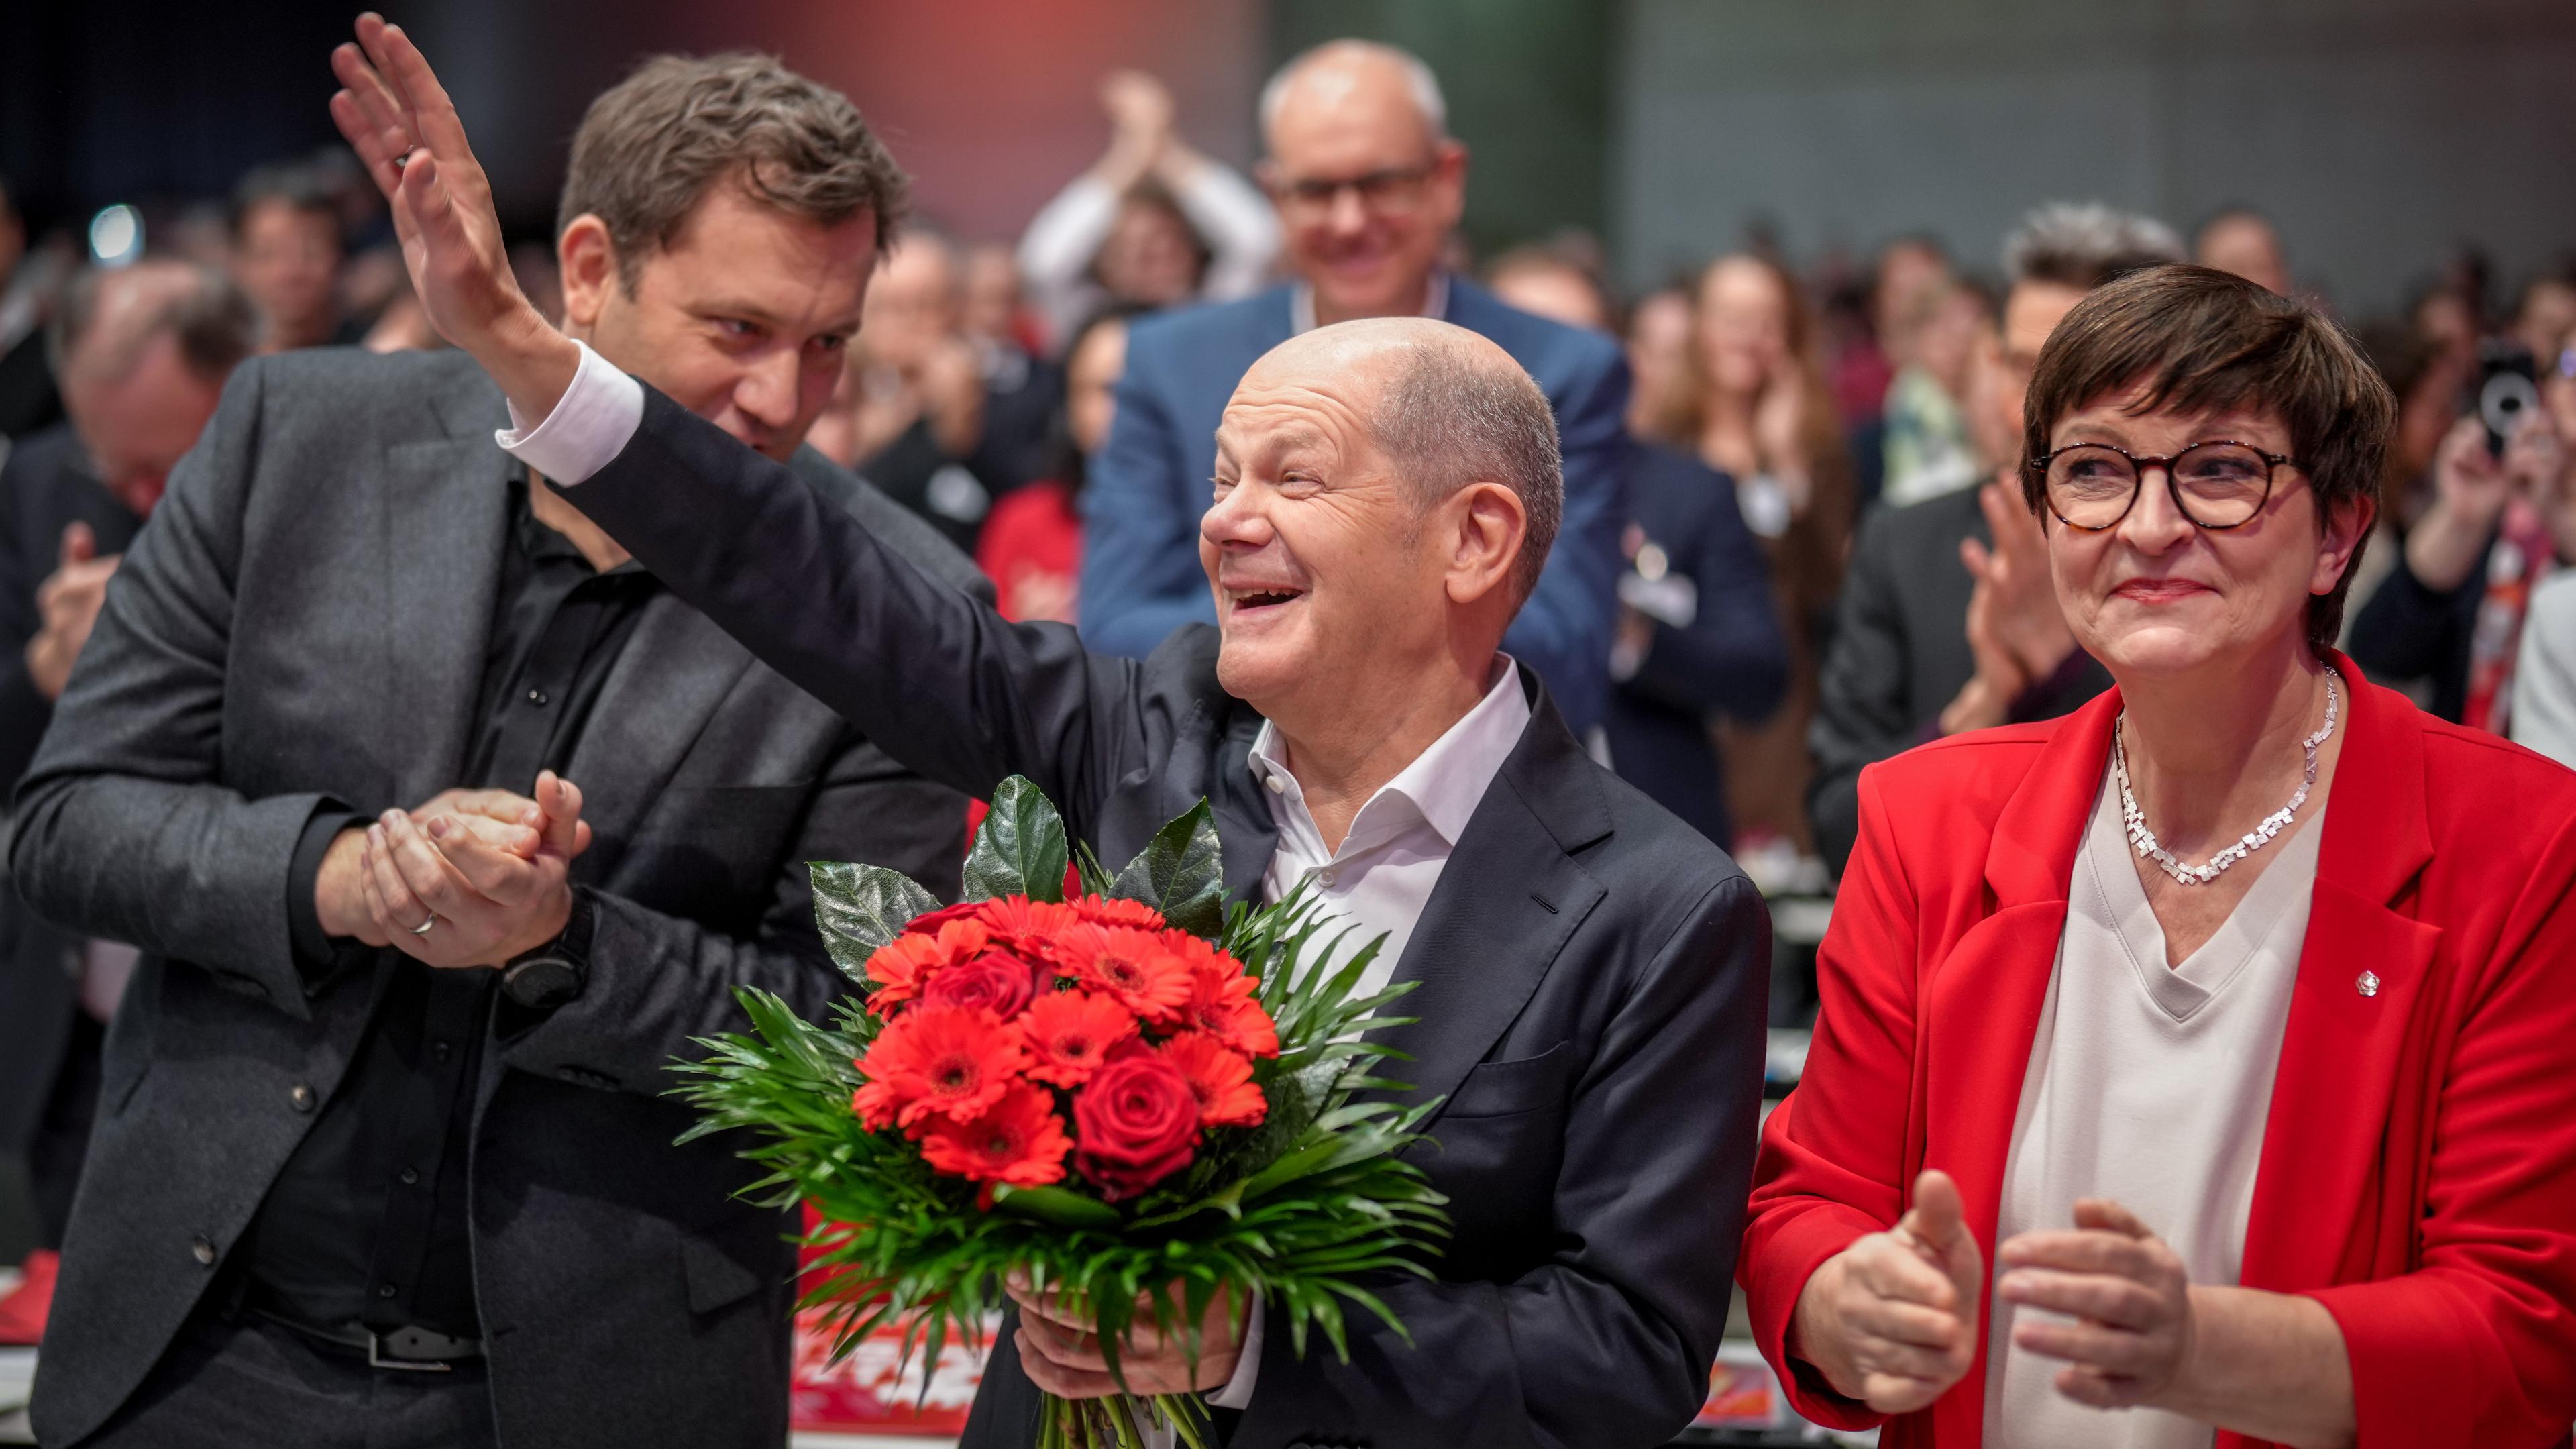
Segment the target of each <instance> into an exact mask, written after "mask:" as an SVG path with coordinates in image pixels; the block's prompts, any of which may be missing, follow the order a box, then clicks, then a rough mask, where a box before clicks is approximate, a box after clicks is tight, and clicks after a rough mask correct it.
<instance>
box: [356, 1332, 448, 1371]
mask: <svg viewBox="0 0 2576 1449" xmlns="http://www.w3.org/2000/svg"><path fill="white" fill-rule="evenodd" d="M383 1344H384V1339H383V1337H382V1336H381V1335H379V1334H378V1333H377V1332H376V1331H375V1330H374V1329H372V1328H370V1329H368V1330H367V1367H369V1368H380V1369H401V1370H403V1371H404V1372H406V1373H416V1374H445V1373H454V1372H455V1371H456V1365H454V1364H452V1363H431V1362H426V1361H423V1360H420V1359H407V1358H387V1357H385V1356H384V1353H383Z"/></svg>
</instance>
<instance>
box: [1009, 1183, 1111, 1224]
mask: <svg viewBox="0 0 2576 1449" xmlns="http://www.w3.org/2000/svg"><path fill="white" fill-rule="evenodd" d="M993 1206H995V1207H998V1208H1004V1209H1007V1210H1008V1211H1010V1212H1014V1213H1017V1214H1019V1215H1020V1216H1021V1217H1024V1218H1035V1219H1036V1220H1037V1221H1039V1222H1042V1223H1053V1224H1054V1225H1055V1226H1057V1227H1060V1228H1096V1229H1099V1230H1100V1231H1102V1232H1113V1231H1115V1230H1116V1229H1117V1227H1118V1224H1119V1221H1120V1219H1119V1217H1118V1209H1116V1208H1114V1207H1111V1206H1110V1205H1109V1204H1107V1203H1105V1202H1102V1201H1100V1200H1099V1199H1098V1198H1090V1197H1085V1196H1083V1195H1082V1194H1081V1193H1078V1192H1075V1191H1073V1190H1072V1189H1070V1188H1062V1187H1012V1186H1010V1185H1009V1184H1007V1183H1005V1184H1003V1185H1002V1186H999V1187H996V1188H994V1189H993Z"/></svg>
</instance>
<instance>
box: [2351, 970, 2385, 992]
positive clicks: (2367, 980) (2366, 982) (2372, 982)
mask: <svg viewBox="0 0 2576 1449" xmlns="http://www.w3.org/2000/svg"><path fill="white" fill-rule="evenodd" d="M2352 989H2353V990H2355V991H2358V992H2360V993H2361V994H2362V995H2364V996H2377V995H2378V994H2379V973H2378V972H2376V971H2364V972H2363V973H2361V974H2360V975H2359V976H2357V977H2355V978H2353V983H2352Z"/></svg>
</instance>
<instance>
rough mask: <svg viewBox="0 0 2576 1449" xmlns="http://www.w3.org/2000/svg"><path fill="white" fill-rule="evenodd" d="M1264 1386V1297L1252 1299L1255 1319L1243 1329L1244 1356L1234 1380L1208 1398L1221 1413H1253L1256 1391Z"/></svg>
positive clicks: (1250, 1319)
mask: <svg viewBox="0 0 2576 1449" xmlns="http://www.w3.org/2000/svg"><path fill="white" fill-rule="evenodd" d="M1260 1382H1261V1295H1260V1294H1259V1293H1255V1294H1253V1295H1252V1316H1251V1317H1250V1318H1249V1319H1248V1320H1246V1321H1245V1323H1244V1327H1243V1352H1242V1353H1241V1354H1240V1355H1239V1356H1238V1357H1236V1359H1235V1361H1234V1377H1232V1378H1230V1379H1227V1380H1226V1381H1225V1387H1224V1388H1221V1389H1219V1390H1217V1391H1216V1392H1215V1393H1212V1394H1210V1395H1208V1403H1209V1404H1211V1405H1213V1406H1215V1407H1216V1408H1220V1409H1249V1408H1251V1407H1252V1389H1253V1386H1254V1385H1255V1384H1258V1383H1260Z"/></svg>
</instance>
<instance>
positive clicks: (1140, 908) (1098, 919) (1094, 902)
mask: <svg viewBox="0 0 2576 1449" xmlns="http://www.w3.org/2000/svg"><path fill="white" fill-rule="evenodd" d="M1066 904H1067V905H1070V906H1071V907H1073V913H1074V914H1075V915H1076V916H1079V917H1081V918H1082V919H1083V920H1085V921H1088V922H1090V923H1091V924H1093V925H1095V926H1126V927H1129V928H1131V929H1133V930H1138V931H1159V930H1161V929H1163V924H1164V923H1163V913H1162V912H1161V911H1158V910H1155V909H1154V908H1153V907H1152V906H1149V905H1147V904H1145V903H1144V902H1143V901H1117V900H1111V899H1110V898H1109V897H1107V896H1083V897H1080V898H1079V899H1076V900H1072V901H1068V902H1066Z"/></svg>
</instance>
